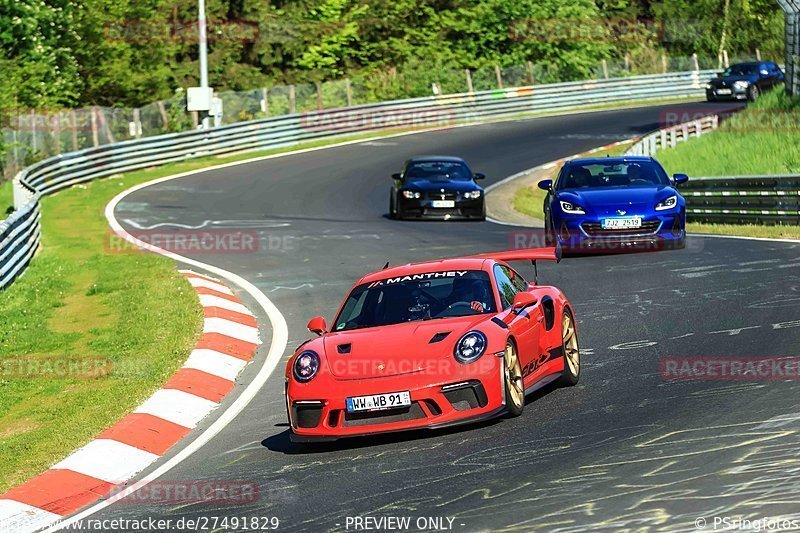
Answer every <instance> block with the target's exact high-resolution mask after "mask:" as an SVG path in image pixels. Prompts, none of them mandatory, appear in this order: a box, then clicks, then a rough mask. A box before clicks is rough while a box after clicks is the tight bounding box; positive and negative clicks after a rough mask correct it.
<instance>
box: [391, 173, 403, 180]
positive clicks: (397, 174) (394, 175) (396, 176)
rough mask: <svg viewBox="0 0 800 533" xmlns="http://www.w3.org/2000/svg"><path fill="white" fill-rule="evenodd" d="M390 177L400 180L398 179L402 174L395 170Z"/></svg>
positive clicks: (401, 177)
mask: <svg viewBox="0 0 800 533" xmlns="http://www.w3.org/2000/svg"><path fill="white" fill-rule="evenodd" d="M392 179H393V180H400V179H403V175H402V174H400V173H399V172H395V173H394V174H392Z"/></svg>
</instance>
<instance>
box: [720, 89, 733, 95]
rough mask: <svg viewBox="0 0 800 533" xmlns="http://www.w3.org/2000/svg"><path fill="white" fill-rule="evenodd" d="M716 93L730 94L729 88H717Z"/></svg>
mask: <svg viewBox="0 0 800 533" xmlns="http://www.w3.org/2000/svg"><path fill="white" fill-rule="evenodd" d="M717 94H731V90H730V89H717Z"/></svg>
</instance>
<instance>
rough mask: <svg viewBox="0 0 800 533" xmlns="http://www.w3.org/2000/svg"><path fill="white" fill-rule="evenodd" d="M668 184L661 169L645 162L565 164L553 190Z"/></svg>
mask: <svg viewBox="0 0 800 533" xmlns="http://www.w3.org/2000/svg"><path fill="white" fill-rule="evenodd" d="M653 185H669V177H668V176H667V174H666V172H664V169H662V168H661V166H660V165H657V164H656V163H652V162H649V161H636V162H624V163H621V162H618V161H609V162H608V163H606V164H601V163H587V164H583V165H581V164H577V165H575V164H573V165H569V166H567V167H566V168H565V169H564V170H563V171H562V172H561V176H560V177H559V179H558V183H557V185H556V189H558V190H564V189H594V188H599V187H643V186H651V187H652V186H653Z"/></svg>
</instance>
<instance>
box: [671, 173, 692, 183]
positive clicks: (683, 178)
mask: <svg viewBox="0 0 800 533" xmlns="http://www.w3.org/2000/svg"><path fill="white" fill-rule="evenodd" d="M672 179H673V180H675V185H680V184H681V183H686V182H687V181H689V176H687V175H686V174H675V175H674V176H672Z"/></svg>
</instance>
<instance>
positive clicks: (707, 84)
mask: <svg viewBox="0 0 800 533" xmlns="http://www.w3.org/2000/svg"><path fill="white" fill-rule="evenodd" d="M713 88H714V86H713V85H711V84H710V83H706V91H710V90H711V89H713Z"/></svg>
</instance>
